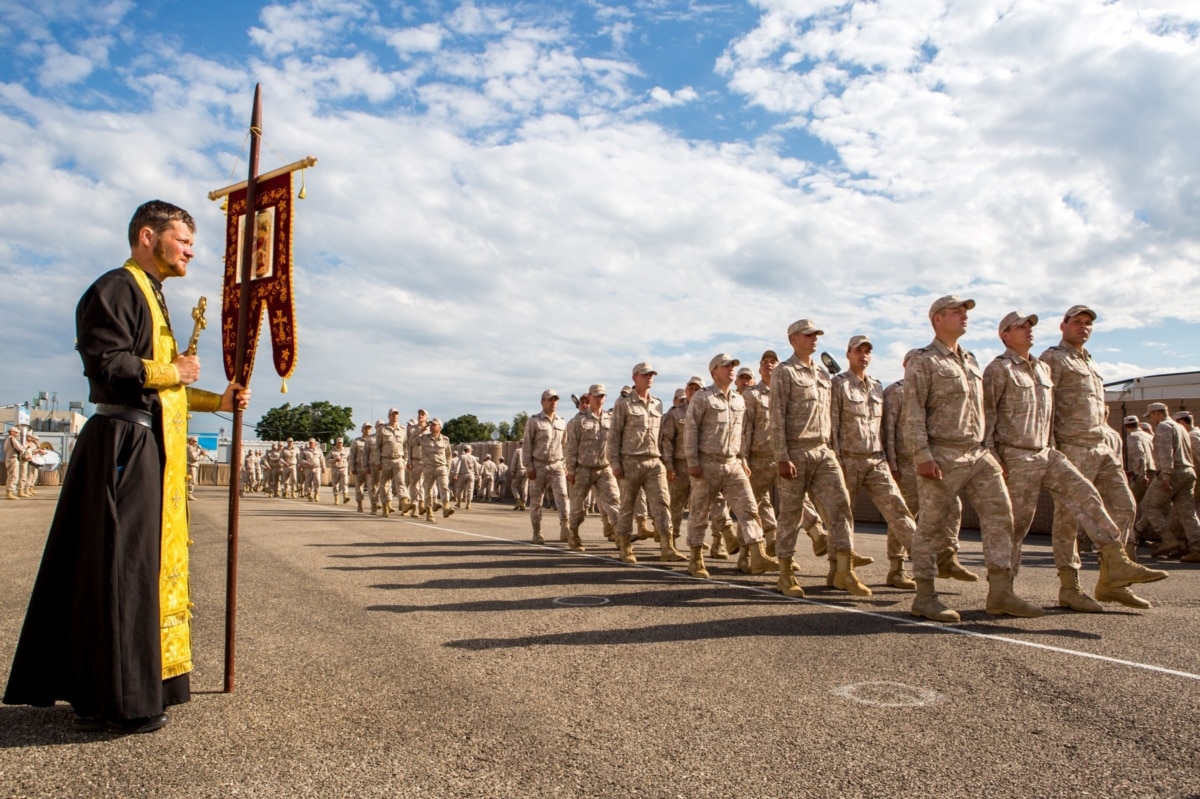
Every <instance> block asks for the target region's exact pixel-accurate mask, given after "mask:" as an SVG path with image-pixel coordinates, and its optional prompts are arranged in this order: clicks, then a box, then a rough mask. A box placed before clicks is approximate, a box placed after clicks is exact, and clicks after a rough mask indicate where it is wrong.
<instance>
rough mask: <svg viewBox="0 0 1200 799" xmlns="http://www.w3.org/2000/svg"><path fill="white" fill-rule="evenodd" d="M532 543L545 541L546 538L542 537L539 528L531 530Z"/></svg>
mask: <svg viewBox="0 0 1200 799" xmlns="http://www.w3.org/2000/svg"><path fill="white" fill-rule="evenodd" d="M533 543H535V544H544V543H546V539H544V538H542V531H541V530H534V531H533Z"/></svg>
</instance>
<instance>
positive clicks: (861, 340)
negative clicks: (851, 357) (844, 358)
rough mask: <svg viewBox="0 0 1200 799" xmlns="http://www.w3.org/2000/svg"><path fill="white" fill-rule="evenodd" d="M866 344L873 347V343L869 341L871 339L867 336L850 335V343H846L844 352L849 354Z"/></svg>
mask: <svg viewBox="0 0 1200 799" xmlns="http://www.w3.org/2000/svg"><path fill="white" fill-rule="evenodd" d="M863 344H866V345H867V346H868V347H870V348H871V349H875V345H874V344H872V343H871V339H870V338H869V337H867V336H851V337H850V343H849V344H847V345H846V353H847V354H849V353H851V352H853V351H854V350H856V349H858V348H859V347H861V346H862V345H863Z"/></svg>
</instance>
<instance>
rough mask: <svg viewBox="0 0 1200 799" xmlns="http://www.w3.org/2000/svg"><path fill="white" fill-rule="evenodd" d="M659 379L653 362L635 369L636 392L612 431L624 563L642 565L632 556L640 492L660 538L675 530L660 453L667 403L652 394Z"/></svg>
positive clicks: (620, 406)
mask: <svg viewBox="0 0 1200 799" xmlns="http://www.w3.org/2000/svg"><path fill="white" fill-rule="evenodd" d="M657 374H658V372H656V371H654V367H653V366H651V365H650V364H649V363H648V362H642V363H639V364H637V365H635V366H634V367H633V387H632V388H631V389H630V391H629V394H628V395H627V396H623V397H621V398H620V399H619V400H617V404H616V407H614V408H613V412H612V421H611V423H610V425H609V428H608V457H609V460H610V462H611V463H612V464H613V477H615V478H617V484H618V485H619V486H620V494H621V513H620V515H619V516H618V517H617V533H616V543H617V548H618V549H619V550H620V551H621V560H622V562H625V563H637V558H636V557H634V554H633V516H634V506H635V505H636V504H637V499H638V492H639V491H642V490H645V492H646V505H647V510H648V511H649V513H650V515H651V516H652V517H653V518H654V525H655V527H657V528H658V530H659V531H660V536H661V535H666V534H668V533H667V531H669V530H670V529H671V518H670V514H669V513H668V511H667V497H668V495H669V491H670V489H669V488H667V469H666V466H664V465H663V461H662V450H661V449H660V448H659V438H660V435H659V434H660V432H661V428H662V418H663V409H662V402H660V401H659V400H658V399H657V398H655V397H653V396H651V394H650V387H651V386H653V385H654V376H655V375H657Z"/></svg>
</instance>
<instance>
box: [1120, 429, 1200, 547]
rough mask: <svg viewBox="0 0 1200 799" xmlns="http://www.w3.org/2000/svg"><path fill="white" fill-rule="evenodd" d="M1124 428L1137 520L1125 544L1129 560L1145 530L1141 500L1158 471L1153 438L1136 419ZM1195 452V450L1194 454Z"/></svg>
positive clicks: (1144, 517)
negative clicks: (1139, 536)
mask: <svg viewBox="0 0 1200 799" xmlns="http://www.w3.org/2000/svg"><path fill="white" fill-rule="evenodd" d="M1124 427H1125V476H1126V477H1127V478H1129V490H1130V491H1132V492H1133V501H1134V503H1135V504H1136V505H1137V516H1136V518H1135V520H1134V523H1133V532H1131V533H1130V535H1129V541H1128V542H1126V544H1125V551H1126V553H1127V554H1128V555H1129V558H1130V560H1135V559H1136V557H1137V554H1136V553H1137V544H1138V535H1139V534H1140V533H1142V532H1143V531H1144V530H1145V526H1146V508H1145V502H1144V499H1145V497H1146V489H1147V488H1149V487H1150V481H1151V480H1153V479H1154V473H1155V471H1157V467H1156V466H1155V465H1154V436H1152V435H1150V434H1149V433H1147V432H1146V431H1145V430H1143V429H1142V427H1141V425H1140V424H1139V420H1138V418H1137V417H1136V416H1126V417H1125V420H1124ZM1193 451H1194V450H1193Z"/></svg>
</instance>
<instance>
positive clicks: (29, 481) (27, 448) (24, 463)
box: [4, 427, 41, 499]
mask: <svg viewBox="0 0 1200 799" xmlns="http://www.w3.org/2000/svg"><path fill="white" fill-rule="evenodd" d="M40 449H41V444H40V442H39V440H38V437H37V434H36V433H33V432H29V433H26V434H25V440H24V441H21V431H20V430H18V429H17V428H15V427H12V428H9V431H8V435H7V436H6V437H5V439H4V468H5V472H6V481H5V498H6V499H24V498H28V497H32V496H34V495H35V494H36V493H37V491H35V490H34V487H35V486H36V485H37V476H38V470H39V467H38V465H37V464H36V463H35V462H34V457H35V456H36V455H37V453H38V452H39V450H40Z"/></svg>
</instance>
